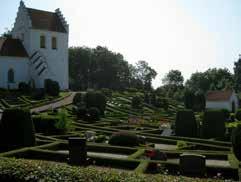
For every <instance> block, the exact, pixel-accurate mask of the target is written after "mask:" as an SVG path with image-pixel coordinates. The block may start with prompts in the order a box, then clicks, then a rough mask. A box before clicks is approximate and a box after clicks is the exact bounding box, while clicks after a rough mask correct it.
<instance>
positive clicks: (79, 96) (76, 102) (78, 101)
mask: <svg viewBox="0 0 241 182" xmlns="http://www.w3.org/2000/svg"><path fill="white" fill-rule="evenodd" d="M81 102H82V94H81V93H80V92H78V93H76V94H75V96H74V99H73V104H74V105H80V104H81Z"/></svg>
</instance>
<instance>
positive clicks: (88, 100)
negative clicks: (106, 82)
mask: <svg viewBox="0 0 241 182" xmlns="http://www.w3.org/2000/svg"><path fill="white" fill-rule="evenodd" d="M83 101H84V103H85V105H86V107H87V108H91V107H96V108H98V109H99V111H100V113H101V115H104V113H105V107H106V103H107V100H106V97H105V95H104V94H102V93H101V92H94V91H89V92H87V93H86V94H85V96H84V98H83Z"/></svg>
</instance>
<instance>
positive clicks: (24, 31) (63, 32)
mask: <svg viewBox="0 0 241 182" xmlns="http://www.w3.org/2000/svg"><path fill="white" fill-rule="evenodd" d="M12 36H13V38H17V39H20V40H21V41H22V43H23V45H24V47H25V49H26V51H27V52H28V55H29V72H30V77H31V78H30V80H31V81H33V82H34V84H35V86H36V87H37V88H43V87H44V80H45V79H52V80H54V81H58V83H59V85H60V88H61V89H62V90H65V89H68V88H69V79H68V77H69V70H68V67H69V64H68V39H69V25H68V24H67V22H66V21H65V18H64V17H63V15H62V13H61V11H60V10H59V9H57V10H55V12H48V11H43V10H37V9H32V8H27V7H26V6H25V4H24V2H23V1H21V2H20V6H19V9H18V13H17V18H16V20H15V23H14V27H13V30H12Z"/></svg>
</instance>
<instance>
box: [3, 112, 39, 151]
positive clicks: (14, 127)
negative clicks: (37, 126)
mask: <svg viewBox="0 0 241 182" xmlns="http://www.w3.org/2000/svg"><path fill="white" fill-rule="evenodd" d="M0 145H3V147H7V148H9V147H26V146H33V145H35V130H34V125H33V121H32V118H31V114H30V111H29V110H27V109H6V110H4V112H3V115H2V120H1V124H0Z"/></svg>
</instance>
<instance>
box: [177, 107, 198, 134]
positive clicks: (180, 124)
mask: <svg viewBox="0 0 241 182" xmlns="http://www.w3.org/2000/svg"><path fill="white" fill-rule="evenodd" d="M175 133H176V135H177V136H184V137H197V136H198V125H197V122H196V119H195V116H194V113H193V111H191V110H183V111H178V112H177V115H176V122H175Z"/></svg>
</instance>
